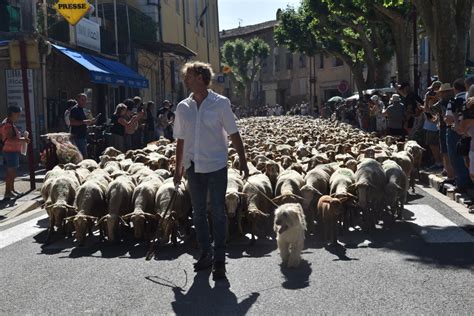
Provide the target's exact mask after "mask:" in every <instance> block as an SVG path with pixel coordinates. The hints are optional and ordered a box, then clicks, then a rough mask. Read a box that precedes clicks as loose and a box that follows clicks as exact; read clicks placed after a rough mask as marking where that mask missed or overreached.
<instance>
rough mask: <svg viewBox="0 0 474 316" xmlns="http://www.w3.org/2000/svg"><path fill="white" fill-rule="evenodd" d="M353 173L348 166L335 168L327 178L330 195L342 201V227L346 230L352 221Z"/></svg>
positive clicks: (353, 199) (353, 201) (354, 198)
mask: <svg viewBox="0 0 474 316" xmlns="http://www.w3.org/2000/svg"><path fill="white" fill-rule="evenodd" d="M354 183H355V174H354V172H353V171H352V170H350V169H348V168H339V169H337V170H336V171H335V172H334V173H333V174H332V175H331V178H330V179H329V192H330V194H331V196H332V197H335V198H338V199H340V200H341V201H344V202H343V211H344V214H343V227H344V229H345V230H348V229H349V227H350V226H352V225H353V222H354V212H353V211H354V208H353V205H352V204H349V205H348V203H346V202H351V203H355V202H356V201H355V200H356V197H355V196H354V194H355V192H354V191H355V185H354Z"/></svg>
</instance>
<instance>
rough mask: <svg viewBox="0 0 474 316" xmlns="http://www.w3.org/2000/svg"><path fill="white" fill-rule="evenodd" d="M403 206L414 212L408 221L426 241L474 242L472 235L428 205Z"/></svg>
mask: <svg viewBox="0 0 474 316" xmlns="http://www.w3.org/2000/svg"><path fill="white" fill-rule="evenodd" d="M405 208H406V209H407V210H409V211H410V212H413V214H415V215H414V218H415V219H414V220H413V221H409V223H412V224H414V226H415V229H416V230H418V231H419V233H420V236H421V237H422V238H423V239H424V240H425V242H427V243H472V242H474V237H472V236H471V235H469V234H468V233H467V232H465V231H464V230H463V229H462V228H460V227H458V226H457V225H456V224H455V223H453V222H452V221H450V220H449V219H447V218H446V217H444V216H443V215H441V214H440V213H439V212H438V211H436V210H435V209H434V208H432V207H431V206H429V205H424V204H417V205H405Z"/></svg>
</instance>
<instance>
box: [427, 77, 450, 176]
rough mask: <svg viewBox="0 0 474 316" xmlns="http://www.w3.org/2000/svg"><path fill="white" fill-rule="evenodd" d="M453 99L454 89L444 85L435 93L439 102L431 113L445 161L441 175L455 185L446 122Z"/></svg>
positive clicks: (446, 84)
mask: <svg viewBox="0 0 474 316" xmlns="http://www.w3.org/2000/svg"><path fill="white" fill-rule="evenodd" d="M452 97H453V88H452V87H451V84H449V83H442V84H441V86H440V88H439V89H438V90H437V91H435V98H436V99H437V100H438V101H437V102H436V103H434V104H433V105H432V106H431V107H430V112H431V113H432V114H433V118H432V119H433V120H435V121H436V123H437V126H438V129H439V133H438V137H439V145H440V146H439V147H440V151H441V156H442V159H443V166H444V169H443V172H442V173H441V174H442V175H444V176H447V177H448V180H447V181H448V182H452V183H454V170H453V168H452V166H451V162H450V161H449V156H448V143H447V140H446V130H447V127H446V122H445V121H444V119H443V118H444V115H445V113H446V107H447V106H448V103H449V101H450V100H451V98H452Z"/></svg>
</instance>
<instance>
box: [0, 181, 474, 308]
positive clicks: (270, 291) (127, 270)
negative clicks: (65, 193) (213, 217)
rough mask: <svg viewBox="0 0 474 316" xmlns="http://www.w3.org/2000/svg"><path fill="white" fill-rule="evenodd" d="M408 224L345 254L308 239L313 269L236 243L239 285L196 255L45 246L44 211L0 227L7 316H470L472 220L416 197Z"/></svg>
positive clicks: (1, 294) (129, 246)
mask: <svg viewBox="0 0 474 316" xmlns="http://www.w3.org/2000/svg"><path fill="white" fill-rule="evenodd" d="M412 199H413V200H412V202H411V203H410V205H409V206H408V207H407V210H406V211H405V214H404V216H405V218H406V220H405V221H401V222H397V223H396V224H395V225H394V226H393V227H392V228H391V229H389V230H383V229H380V230H378V231H377V232H376V233H375V234H374V235H373V236H370V237H369V236H367V235H365V234H363V233H361V232H351V233H349V234H347V235H346V236H343V238H342V240H341V241H342V244H341V245H340V246H339V247H333V248H325V247H323V245H322V244H321V243H320V242H319V241H318V238H311V239H309V240H307V243H306V246H307V248H306V249H305V250H304V253H303V258H304V261H303V263H302V265H301V266H300V267H299V268H298V269H296V270H287V269H283V268H281V267H280V265H279V262H280V261H279V258H278V253H277V251H276V245H275V242H273V241H260V242H258V243H257V245H255V246H253V247H249V246H247V245H246V244H245V243H234V244H232V245H230V246H229V259H228V264H227V269H228V271H229V274H228V276H229V283H226V282H220V283H214V282H213V281H212V280H211V278H210V276H209V272H202V273H199V274H195V273H194V272H193V271H192V263H193V261H194V258H193V256H196V255H197V251H196V250H194V249H190V248H187V247H184V246H180V247H177V248H173V247H166V248H162V249H160V252H159V254H158V256H157V258H156V260H154V261H151V262H146V261H145V260H144V255H145V252H146V247H145V246H143V245H139V244H135V243H133V242H125V243H123V244H121V245H115V246H111V245H105V244H100V243H98V242H97V240H89V242H88V244H87V245H86V247H84V248H74V247H73V244H72V242H71V241H67V240H66V241H57V242H55V243H53V244H52V245H50V246H47V247H42V246H41V242H42V241H43V240H44V239H45V237H46V236H45V231H44V228H45V227H46V226H47V219H46V216H45V215H44V213H43V212H42V211H35V212H33V213H30V214H28V215H25V216H24V217H23V218H22V219H21V220H20V221H19V222H17V223H14V224H10V225H4V226H0V269H1V273H0V284H1V286H0V314H26V313H29V314H42V313H52V314H66V313H67V314H83V313H90V314H99V313H100V314H103V313H114V314H115V313H120V314H159V315H163V314H178V315H201V314H202V315H241V314H246V313H249V314H253V315H285V314H286V315H288V314H291V315H300V314H314V313H330V314H367V313H374V314H382V313H383V314H435V313H436V314H440V315H446V314H457V315H460V314H471V313H472V310H473V309H474V295H473V288H474V274H473V267H474V237H473V236H472V232H471V231H470V230H469V229H471V228H472V226H470V225H471V224H472V223H471V222H470V221H469V220H468V219H466V218H465V217H463V216H461V215H459V214H458V213H456V212H455V211H453V210H452V209H451V208H449V207H448V206H447V205H445V204H443V203H442V202H440V201H438V200H436V199H434V198H433V197H432V196H430V195H427V194H426V192H424V191H421V190H419V189H417V194H416V195H415V196H413V197H412Z"/></svg>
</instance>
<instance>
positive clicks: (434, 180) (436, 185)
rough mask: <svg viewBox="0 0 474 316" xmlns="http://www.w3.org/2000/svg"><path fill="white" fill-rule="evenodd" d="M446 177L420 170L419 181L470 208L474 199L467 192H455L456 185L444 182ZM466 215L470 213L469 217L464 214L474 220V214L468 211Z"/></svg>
mask: <svg viewBox="0 0 474 316" xmlns="http://www.w3.org/2000/svg"><path fill="white" fill-rule="evenodd" d="M445 179H446V178H445V177H441V176H439V175H436V174H431V173H428V172H426V171H420V179H419V183H420V184H422V185H425V186H427V187H430V188H431V189H432V190H435V191H436V192H437V193H439V194H441V195H443V196H446V198H448V199H449V200H451V201H453V202H455V203H458V204H459V205H460V206H462V207H465V208H466V209H469V205H471V204H472V202H473V201H472V200H473V199H472V198H471V197H469V195H467V194H465V193H455V189H456V187H455V186H454V185H452V184H449V183H443V182H444V180H445ZM466 215H468V216H469V217H466V216H465V215H463V216H464V217H466V218H468V219H469V220H471V221H473V222H474V215H473V214H469V213H467V214H466Z"/></svg>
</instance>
